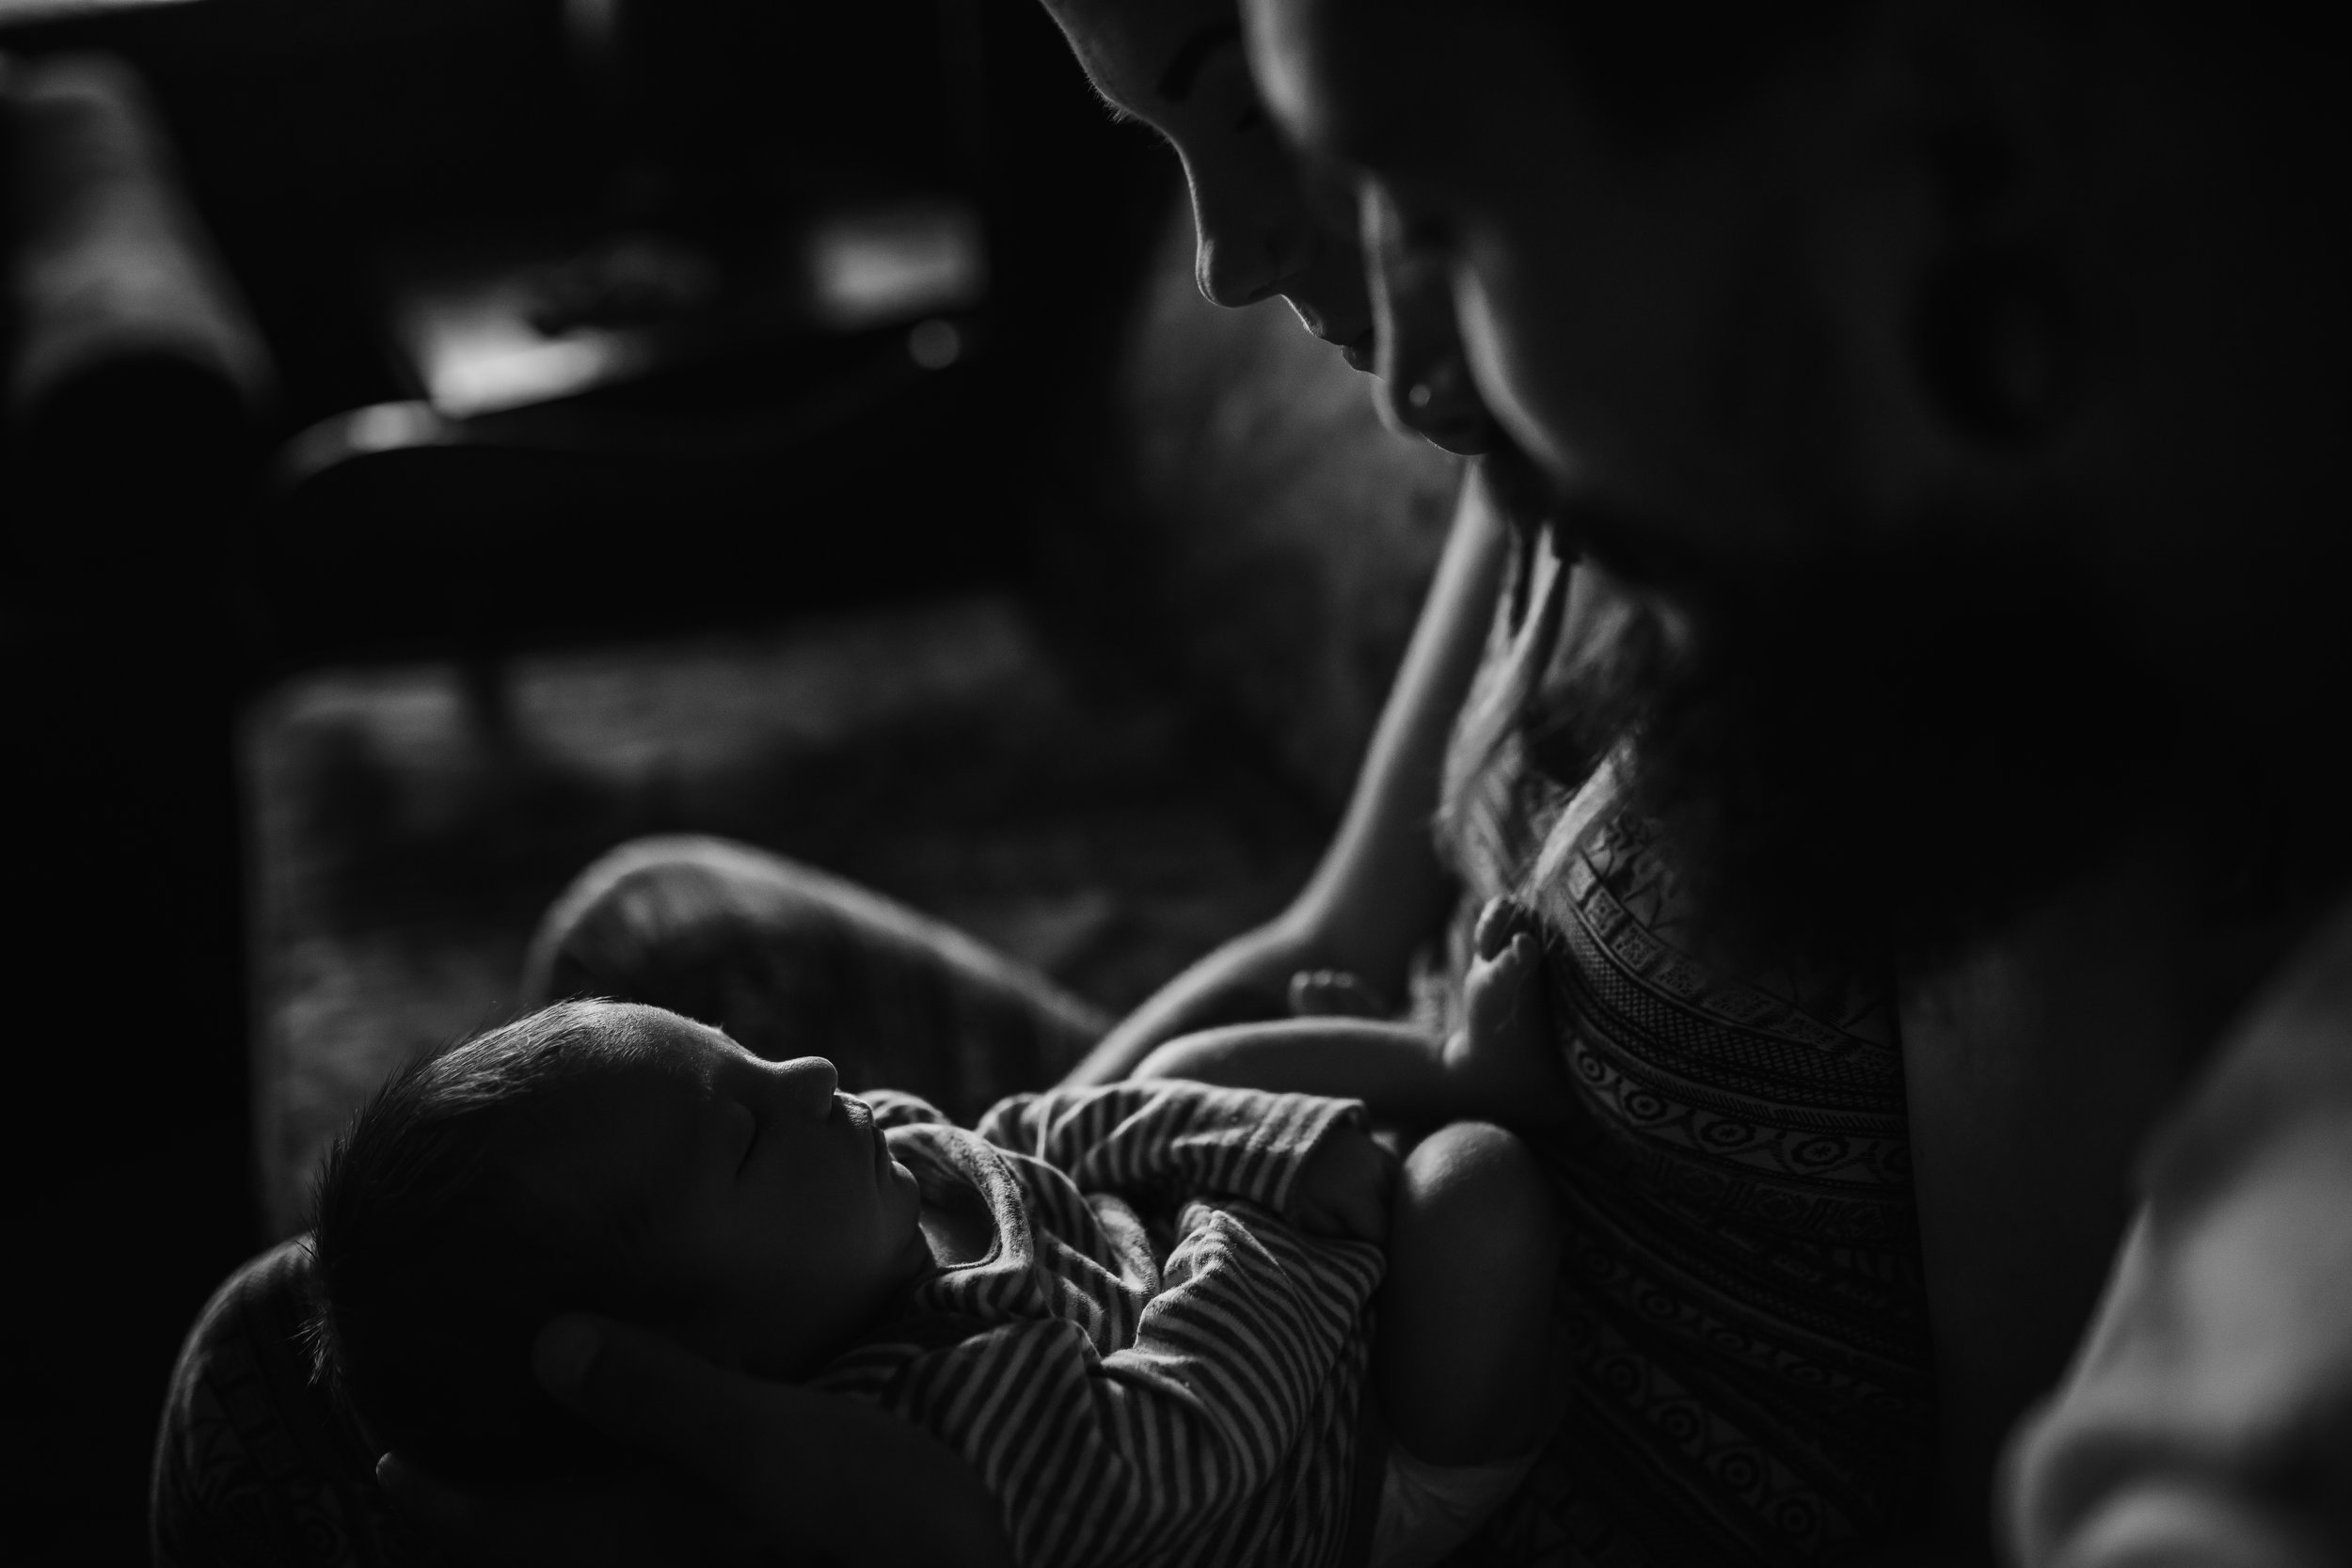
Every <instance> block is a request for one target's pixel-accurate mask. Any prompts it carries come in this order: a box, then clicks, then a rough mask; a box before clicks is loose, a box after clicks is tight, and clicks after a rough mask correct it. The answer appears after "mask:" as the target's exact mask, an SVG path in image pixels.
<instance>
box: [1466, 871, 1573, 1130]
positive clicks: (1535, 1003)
mask: <svg viewBox="0 0 2352 1568" xmlns="http://www.w3.org/2000/svg"><path fill="white" fill-rule="evenodd" d="M1471 947H1472V949H1473V952H1474V955H1475V956H1474V957H1473V958H1471V960H1470V974H1468V975H1466V976H1465V977H1464V978H1463V981H1462V1003H1463V1008H1462V1010H1463V1012H1464V1014H1465V1015H1466V1017H1465V1027H1463V1028H1462V1029H1461V1030H1460V1031H1459V1032H1458V1033H1456V1034H1455V1035H1454V1037H1453V1038H1451V1039H1449V1040H1447V1041H1446V1043H1445V1066H1446V1071H1447V1072H1448V1073H1449V1074H1453V1075H1455V1076H1457V1077H1458V1078H1459V1079H1460V1080H1461V1081H1462V1082H1463V1083H1465V1084H1466V1085H1471V1086H1472V1087H1474V1088H1476V1089H1479V1090H1481V1091H1489V1092H1491V1093H1492V1094H1493V1095H1495V1096H1497V1097H1498V1098H1500V1097H1506V1096H1511V1095H1515V1094H1518V1093H1521V1092H1524V1091H1527V1090H1529V1089H1531V1088H1533V1087H1534V1086H1536V1085H1547V1086H1549V1084H1550V1080H1551V1078H1552V1077H1553V1075H1554V1072H1555V1070H1556V1069H1557V1066H1558V1063H1557V1059H1556V1049H1555V1046H1554V1044H1553V1041H1552V1038H1551V1030H1550V1028H1549V1019H1548V1017H1547V1015H1546V1009H1545V1006H1544V991H1543V987H1542V985H1541V983H1540V982H1541V979H1542V963H1543V948H1542V945H1541V943H1540V942H1539V940H1538V939H1537V937H1536V935H1535V930H1534V920H1533V919H1532V918H1531V917H1530V916H1529V914H1528V912H1527V911H1526V910H1525V909H1523V908H1521V907H1520V906H1519V905H1518V904H1516V903H1514V902H1513V901H1512V900H1510V899H1508V898H1497V899H1494V900H1492V901H1491V902H1489V903H1488V904H1487V906H1486V909H1485V910H1484V911H1482V912H1481V913H1480V914H1479V917H1478V927H1477V929H1476V931H1475V932H1474V933H1473V935H1472V937H1471ZM1500 1109H1501V1107H1500V1106H1498V1111H1500Z"/></svg>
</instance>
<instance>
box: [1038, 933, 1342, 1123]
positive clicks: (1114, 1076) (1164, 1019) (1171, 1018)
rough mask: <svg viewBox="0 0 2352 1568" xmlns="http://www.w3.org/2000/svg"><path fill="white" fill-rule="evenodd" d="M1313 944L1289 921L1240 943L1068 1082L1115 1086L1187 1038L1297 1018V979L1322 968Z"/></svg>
mask: <svg viewBox="0 0 2352 1568" xmlns="http://www.w3.org/2000/svg"><path fill="white" fill-rule="evenodd" d="M1323 961H1324V960H1323V959H1321V958H1319V957H1318V956H1317V955H1316V953H1315V951H1314V948H1313V943H1312V940H1311V935H1310V934H1308V933H1305V932H1302V931H1300V930H1297V929H1295V928H1294V927H1293V926H1292V925H1291V924H1289V923H1286V922H1284V921H1276V922H1274V923H1273V924H1271V925H1266V926H1261V927H1258V928H1257V929H1256V930H1253V931H1249V932H1247V933H1245V934H1244V935H1242V936H1239V937H1236V938H1235V939H1234V940H1232V942H1227V943H1226V944H1225V945H1224V946H1222V947H1219V948H1217V949H1216V951H1215V952H1213V953H1211V954H1209V955H1208V957H1206V958H1202V959H1200V961H1199V962H1198V963H1196V964H1194V965H1193V966H1192V967H1191V968H1189V969H1187V970H1185V971H1184V973H1183V974H1179V975H1177V976H1176V978H1175V979H1173V980H1170V981H1169V982H1168V984H1167V985H1165V986H1162V987H1161V988H1160V989H1159V990H1157V991H1155V992H1153V993H1152V995H1151V996H1150V997H1149V998H1147V999H1146V1000H1145V1002H1144V1004H1143V1005H1142V1006H1139V1007H1137V1008H1136V1010H1135V1011H1134V1012H1132V1013H1129V1014H1128V1015H1127V1016H1126V1017H1125V1018H1124V1019H1122V1020H1120V1022H1119V1025H1118V1027H1117V1028H1114V1029H1113V1030H1112V1031H1111V1032H1110V1033H1109V1034H1107V1035H1105V1036H1104V1037H1103V1039H1102V1040H1101V1042H1100V1043H1099V1044H1097V1045H1096V1046H1095V1047H1094V1049H1093V1050H1092V1051H1089V1053H1087V1054H1086V1057H1085V1059H1084V1060H1082V1061H1080V1062H1079V1063H1078V1065H1077V1066H1076V1067H1074V1068H1073V1069H1071V1070H1070V1072H1069V1073H1068V1074H1067V1075H1065V1076H1064V1077H1063V1079H1062V1082H1063V1083H1065V1084H1071V1085H1087V1084H1110V1083H1116V1082H1117V1081H1118V1080H1120V1079H1121V1078H1124V1077H1126V1076H1127V1075H1128V1074H1130V1073H1132V1072H1133V1071H1135V1069H1136V1063H1138V1062H1140V1061H1142V1060H1143V1059H1144V1058H1145V1057H1146V1056H1148V1055H1150V1054H1151V1053H1152V1052H1153V1051H1154V1050H1156V1049H1158V1048H1159V1047H1160V1046H1161V1045H1162V1044H1164V1043H1165V1042H1167V1041H1168V1040H1171V1039H1174V1038H1176V1037H1178V1036H1180V1035H1189V1034H1192V1033H1194V1032H1196V1031H1198V1030H1201V1029H1211V1028H1215V1027H1216V1026H1218V1025H1220V1024H1229V1023H1247V1022H1254V1021H1258V1020H1264V1019H1276V1018H1281V1017H1283V1016H1285V1015H1286V1014H1287V1013H1288V1012H1289V1010H1290V1003H1289V994H1290V977H1291V975H1292V974H1295V973H1296V972H1297V971H1299V970H1301V969H1311V968H1315V967H1318V965H1320V964H1321V963H1322V962H1323Z"/></svg>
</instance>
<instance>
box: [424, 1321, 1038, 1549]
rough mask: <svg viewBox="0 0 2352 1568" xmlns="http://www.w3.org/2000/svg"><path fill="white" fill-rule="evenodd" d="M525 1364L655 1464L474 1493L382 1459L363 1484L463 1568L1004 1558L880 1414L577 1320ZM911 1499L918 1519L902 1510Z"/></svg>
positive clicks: (952, 1464) (946, 1477)
mask: <svg viewBox="0 0 2352 1568" xmlns="http://www.w3.org/2000/svg"><path fill="white" fill-rule="evenodd" d="M532 1366H533V1370H535V1371H536V1372H537V1373H538V1377H539V1381H540V1383H541V1385H542V1386H545V1387H546V1388H547V1390H548V1393H550V1394H551V1395H553V1396H554V1397H555V1398H556V1400H557V1401H558V1402H561V1403H562V1404H564V1406H565V1407H566V1408H568V1409H570V1410H573V1411H576V1412H577V1413H579V1414H580V1415H581V1416H583V1417H585V1418H587V1419H588V1420H590V1421H592V1422H594V1423H595V1424H596V1427H597V1428H598V1429H599V1430H600V1431H602V1432H603V1433H605V1434H606V1435H607V1436H609V1437H612V1438H613V1439H614V1440H615V1441H617V1442H621V1443H625V1444H627V1445H628V1446H630V1447H632V1448H636V1449H643V1450H644V1451H646V1452H647V1453H650V1454H653V1455H655V1456H657V1457H658V1458H659V1459H660V1461H661V1462H662V1467H661V1469H660V1471H658V1472H655V1473H653V1474H650V1475H648V1476H647V1477H645V1478H644V1479H642V1480H640V1481H632V1482H629V1483H628V1484H625V1485H620V1486H611V1485H608V1486H598V1487H588V1486H580V1485H561V1486H554V1487H548V1488H542V1489H539V1490H535V1491H532V1492H528V1493H523V1494H518V1495H510V1496H487V1495H482V1494H475V1493H468V1492H463V1491H460V1490H459V1489H457V1488H455V1487H453V1486H450V1485H448V1484H447V1483H445V1482H442V1481H437V1480H435V1479H434V1478H432V1477H430V1476H427V1475H425V1474H423V1473H422V1472H421V1471H419V1470H417V1469H416V1468H415V1467H414V1466H412V1465H406V1464H404V1463H403V1462H402V1461H401V1460H400V1459H399V1457H398V1456H397V1455H387V1456H386V1457H385V1459H384V1460H383V1462H382V1463H381V1464H380V1465H378V1467H377V1474H378V1476H379V1477H380V1478H381V1479H382V1480H383V1482H384V1485H385V1489H386V1490H387V1491H388V1492H389V1493H390V1494H391V1496H392V1498H393V1500H394V1501H395V1502H396V1503H397V1504H398V1505H399V1506H400V1508H401V1509H402V1510H403V1512H404V1513H406V1514H407V1515H408V1516H409V1517H410V1518H411V1519H412V1520H413V1521H414V1522H415V1523H416V1525H417V1526H418V1528H420V1529H421V1530H422V1531H423V1532H424V1533H425V1534H426V1535H427V1536H429V1537H431V1538H432V1539H434V1540H435V1541H437V1542H439V1543H440V1544H443V1545H445V1546H447V1547H448V1548H450V1549H451V1550H453V1551H454V1552H456V1553H458V1554H459V1555H460V1556H462V1557H465V1558H467V1559H469V1560H474V1561H479V1562H485V1563H491V1562H495V1563H500V1564H528V1563H548V1564H559V1563H560V1564H567V1565H568V1564H607V1563H609V1564H615V1565H618V1564H654V1563H659V1564H664V1565H667V1564H672V1563H736V1562H755V1561H756V1562H765V1563H771V1564H772V1563H776V1562H779V1561H781V1562H785V1563H802V1562H806V1563H822V1562H829V1561H840V1562H856V1563H859V1564H861V1565H864V1564H874V1565H877V1568H895V1565H900V1564H903V1565H907V1568H914V1565H915V1564H927V1563H936V1564H942V1565H946V1568H999V1565H1002V1564H1008V1563H1009V1562H1010V1561H1011V1560H1012V1553H1011V1548H1010V1546H1009V1544H1007V1542H1006V1540H1005V1537H1004V1528H1003V1524H1002V1521H1001V1516H1000V1514H999V1513H998V1510H997V1507H996V1503H995V1499H994V1498H993V1497H990V1496H989V1494H988V1492H987V1490H986V1489H985V1488H984V1487H982V1486H981V1484H980V1481H979V1478H978V1476H977V1475H976V1474H974V1473H973V1470H972V1468H971V1466H970V1465H967V1464H965V1463H964V1462H963V1460H962V1459H961V1457H960V1456H959V1455H957V1454H955V1453H954V1452H952V1451H950V1450H949V1449H947V1448H946V1447H945V1446H944V1445H942V1444H941V1443H939V1442H938V1441H937V1440H936V1439H934V1438H933V1437H932V1436H931V1435H930V1433H926V1432H924V1431H922V1430H921V1429H920V1428H918V1427H915V1426H913V1425H911V1424H909V1423H908V1422H905V1421H902V1420H900V1419H898V1418H896V1417H893V1416H891V1415H889V1414H888V1413H886V1412H884V1411H881V1410H876V1409H874V1408H873V1407H871V1406H869V1405H864V1404H859V1403H857V1402H853V1401H850V1400H846V1399H842V1398H839V1397H837V1396H834V1395H829V1394H820V1393H817V1392H814V1391H812V1390H809V1389H806V1388H801V1387H795V1386H792V1385H789V1384H783V1383H771V1382H767V1381H765V1380H762V1379H759V1378H754V1377H748V1376H744V1375H742V1374H739V1373H736V1372H730V1371H726V1370H722V1369H720V1368H718V1367H715V1366H713V1365H711V1364H710V1363H709V1362H707V1361H704V1360H702V1359H701V1358H700V1357H698V1356H695V1355H693V1354H691V1353H690V1352H688V1351H686V1350H684V1349H682V1348H680V1347H679V1346H678V1345H677V1344H675V1342H673V1341H672V1340H669V1339H667V1338H662V1337H661V1336H660V1335H658V1334H652V1333H648V1332H646V1331H644V1330H642V1329H636V1328H630V1327H628V1326H626V1325H624V1324H621V1323H612V1322H609V1321H607V1320H604V1319H599V1318H591V1317H585V1316H577V1315H576V1316H570V1317H564V1318H559V1319H557V1320H556V1321H555V1322H554V1323H550V1324H548V1327H547V1328H546V1329H544V1330H542V1331H541V1333H540V1335H539V1341H538V1344H537V1347H536V1348H535V1351H534V1353H533V1355H532ZM909 1497H919V1498H921V1499H922V1506H921V1507H920V1508H910V1507H907V1506H906V1500H907V1499H908V1498H909Z"/></svg>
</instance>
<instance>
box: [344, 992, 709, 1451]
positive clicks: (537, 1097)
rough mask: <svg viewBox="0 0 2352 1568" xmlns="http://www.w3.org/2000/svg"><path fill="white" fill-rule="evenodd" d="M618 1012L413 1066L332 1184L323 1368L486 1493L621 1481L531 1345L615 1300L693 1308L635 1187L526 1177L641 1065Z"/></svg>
mask: <svg viewBox="0 0 2352 1568" xmlns="http://www.w3.org/2000/svg"><path fill="white" fill-rule="evenodd" d="M605 1006H607V1005H606V1004H601V1003H593V1002H590V1003H580V1002H572V1003H564V1004H560V1005H558V1006H552V1007H548V1008H546V1009H544V1010H542V1011H540V1012H537V1013H533V1014H532V1015H531V1016H529V1017H527V1018H524V1019H521V1020H519V1021H517V1022H514V1023H510V1024H507V1025H506V1026H504V1027H503V1028H500V1029H494V1030H491V1031H489V1032H488V1033H486V1034H484V1035H481V1036H478V1037H474V1038H472V1039H469V1040H466V1041H463V1042H460V1043H459V1044H456V1045H454V1046H452V1047H450V1048H448V1049H446V1050H443V1051H441V1052H438V1053H434V1054H432V1055H429V1056H427V1057H424V1058H423V1059H421V1060H420V1061H417V1062H414V1063H412V1064H410V1065H409V1066H407V1067H405V1068H404V1069H401V1070H400V1071H399V1072H396V1073H394V1074H393V1075H392V1077H391V1078H390V1079H389V1081H388V1082H387V1083H386V1084H385V1085H383V1086H382V1087H381V1088H379V1089H377V1090H376V1092H375V1093H374V1094H373V1096H371V1097H370V1098H369V1100H368V1101H367V1103H366V1105H365V1106H363V1107H362V1108H361V1109H360V1111H359V1112H358V1115H357V1116H356V1117H354V1118H353V1119H352V1123H351V1126H350V1129H349V1130H348V1131H347V1132H345V1133H344V1134H343V1136H342V1138H341V1139H339V1140H338V1141H337V1142H336V1144H335V1147H334V1148H333V1149H332V1150H331V1151H330V1152H329V1154H328V1155H327V1159H326V1166H325V1168H324V1170H323V1171H322V1173H321V1175H320V1177H319V1180H318V1183H317V1188H316V1195H315V1207H316V1222H315V1226H314V1228H313V1232H312V1237H311V1242H310V1249H311V1255H312V1259H313V1261H314V1265H315V1266H314V1268H313V1271H312V1279H313V1292H314V1301H313V1312H312V1317H311V1321H310V1325H309V1329H308V1334H309V1338H310V1346H311V1352H312V1356H313V1365H314V1369H315V1375H316V1376H317V1377H318V1378H319V1379H320V1380H321V1381H324V1382H326V1384H327V1385H328V1386H329V1387H330V1389H331V1390H332V1392H333V1393H334V1395H335V1397H337V1398H338V1399H339V1400H341V1401H342V1402H344V1403H345V1404H346V1406H347V1408H348V1409H349V1410H350V1411H351V1412H352V1413H353V1414H354V1415H356V1416H357V1417H358V1420H359V1422H360V1424H361V1425H362V1426H363V1427H364V1428H365V1429H366V1431H367V1433H368V1435H369V1437H370V1438H371V1439H372V1440H373V1442H375V1443H377V1444H380V1445H382V1446H383V1447H386V1448H389V1449H396V1450H397V1451H399V1452H400V1453H402V1454H403V1455H404V1456H405V1457H408V1458H411V1459H413V1460H415V1461H416V1462H417V1463H418V1464H420V1465H422V1466H424V1467H425V1468H426V1469H427V1470H429V1471H431V1472H433V1473H435V1474H437V1475H441V1476H444V1477H447V1478H448V1479H450V1480H452V1481H462V1482H470V1483H475V1484H485V1483H486V1484H521V1483H526V1482H530V1481H540V1480H545V1479H548V1478H550V1477H553V1476H556V1475H562V1474H575V1475H579V1474H588V1475H595V1474H607V1473H612V1472H613V1471H615V1470H618V1469H621V1468H625V1467H627V1465H628V1463H629V1461H628V1456H627V1455H626V1454H625V1453H623V1452H622V1451H621V1450H620V1449H618V1448H617V1447H616V1446H615V1445H613V1444H612V1443H611V1442H609V1441H608V1440H607V1439H605V1438H603V1437H602V1436H600V1435H599V1434H597V1433H596V1432H595V1431H594V1430H593V1429H591V1428H590V1427H589V1426H588V1425H587V1424H586V1423H585V1422H583V1421H581V1420H580V1419H579V1418H576V1417H573V1416H571V1415H569V1414H568V1413H566V1412H564V1410H563V1409H562V1408H561V1407H559V1406H558V1405H557V1404H556V1403H555V1402H553V1401H552V1400H551V1399H549V1398H548V1396H547V1395H546V1394H545V1393H543V1392H542V1391H541V1390H540V1389H539V1387H538V1386H537V1384H536V1382H535V1381H534V1380H533V1378H532V1371H531V1365H530V1356H531V1345H532V1339H533V1338H535V1336H536V1335H537V1333H538V1330H539V1328H540V1326H541V1325H542V1324H544V1323H546V1322H547V1321H548V1319H549V1318H551V1317H554V1316H555V1315H557V1314H558V1313H560V1312H564V1311H567V1310H576V1309H579V1310H596V1311H605V1312H610V1313H612V1314H614V1315H617V1316H624V1317H631V1318H636V1319H639V1320H641V1321H642V1320H647V1319H653V1320H659V1319H660V1318H661V1317H662V1316H665V1315H667V1314H668V1313H669V1312H670V1311H672V1310H674V1309H675V1306H676V1304H675V1303H670V1302H667V1301H665V1300H663V1299H661V1293H660V1291H659V1290H658V1289H656V1288H655V1286H654V1284H653V1282H652V1281H651V1279H650V1278H649V1277H648V1275H647V1271H645V1270H644V1269H643V1268H642V1267H640V1266H639V1263H638V1259H637V1255H636V1252H637V1249H636V1246H635V1228H634V1225H633V1217H634V1216H633V1212H632V1210H631V1209H630V1207H629V1205H628V1203H627V1201H626V1196H625V1195H621V1194H617V1193H580V1192H561V1191H555V1190H551V1189H550V1184H549V1183H548V1182H547V1181H544V1180H542V1181H536V1182H534V1181H532V1180H527V1178H526V1173H528V1172H530V1171H532V1170H534V1169H536V1170H538V1171H541V1172H543V1173H544V1172H546V1170H547V1168H548V1167H547V1164H546V1162H547V1161H548V1157H549V1156H551V1155H554V1154H555V1153H556V1152H557V1150H558V1148H560V1147H561V1142H560V1140H561V1138H562V1135H563V1132H564V1123H565V1119H566V1117H565V1113H566V1112H567V1111H568V1110H570V1109H571V1108H573V1107H574V1106H576V1105H577V1103H578V1098H577V1091H579V1090H580V1088H581V1087H582V1086H584V1085H585V1084H586V1082H587V1080H588V1079H589V1078H590V1077H591V1075H592V1074H593V1073H595V1071H596V1069H598V1068H600V1067H608V1068H609V1067H610V1066H612V1064H613V1063H614V1062H615V1061H616V1059H626V1058H627V1055H628V1047H627V1043H626V1040H625V1038H623V1039H616V1033H618V1032H617V1031H615V1029H614V1028H613V1026H612V1020H611V1019H610V1018H600V1017H598V1016H597V1015H598V1013H599V1012H600V1011H601V1010H602V1009H603V1008H604V1007H605Z"/></svg>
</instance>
